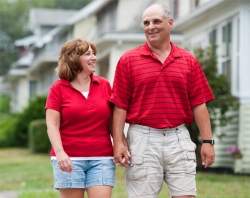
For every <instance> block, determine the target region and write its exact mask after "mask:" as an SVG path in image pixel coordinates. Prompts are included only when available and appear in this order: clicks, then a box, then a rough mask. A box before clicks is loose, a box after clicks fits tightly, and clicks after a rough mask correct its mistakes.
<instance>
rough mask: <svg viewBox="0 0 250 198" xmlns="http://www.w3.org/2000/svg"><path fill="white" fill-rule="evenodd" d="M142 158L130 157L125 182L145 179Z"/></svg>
mask: <svg viewBox="0 0 250 198" xmlns="http://www.w3.org/2000/svg"><path fill="white" fill-rule="evenodd" d="M143 162H144V159H143V157H142V156H132V159H131V166H129V167H128V168H127V169H126V172H127V180H137V181H139V180H144V179H145V178H146V169H145V167H144V166H143Z"/></svg>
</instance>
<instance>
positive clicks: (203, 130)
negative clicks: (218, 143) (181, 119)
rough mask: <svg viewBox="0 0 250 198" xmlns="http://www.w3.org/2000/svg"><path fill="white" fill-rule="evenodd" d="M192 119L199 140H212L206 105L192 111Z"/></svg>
mask: <svg viewBox="0 0 250 198" xmlns="http://www.w3.org/2000/svg"><path fill="white" fill-rule="evenodd" d="M193 113H194V119H195V122H196V124H197V126H198V128H199V131H200V136H201V139H203V140H204V139H212V136H213V135H212V129H211V123H210V117H209V112H208V110H207V106H206V104H205V103H204V104H201V105H198V106H196V107H195V108H194V109H193Z"/></svg>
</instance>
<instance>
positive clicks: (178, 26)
mask: <svg viewBox="0 0 250 198" xmlns="http://www.w3.org/2000/svg"><path fill="white" fill-rule="evenodd" d="M233 1H234V0H213V1H209V2H208V3H206V4H204V5H202V6H200V7H199V8H197V9H195V10H194V11H193V12H192V13H190V14H189V15H188V16H183V17H181V18H179V19H177V20H176V22H175V26H174V30H175V31H183V30H184V29H186V28H190V27H191V25H192V24H194V23H196V22H197V21H198V20H201V17H202V16H204V17H206V14H207V13H208V12H210V11H212V10H213V9H214V8H216V7H218V6H222V7H223V3H229V2H233ZM235 2H237V1H235Z"/></svg>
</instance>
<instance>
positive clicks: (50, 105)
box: [45, 85, 61, 112]
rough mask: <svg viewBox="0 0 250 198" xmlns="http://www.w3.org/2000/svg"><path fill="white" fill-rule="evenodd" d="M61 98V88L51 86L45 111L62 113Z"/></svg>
mask: <svg viewBox="0 0 250 198" xmlns="http://www.w3.org/2000/svg"><path fill="white" fill-rule="evenodd" d="M60 107H61V96H60V89H59V86H55V85H53V86H51V87H50V89H49V92H48V96H47V99H46V104H45V109H46V110H47V109H53V110H56V111H59V112H60Z"/></svg>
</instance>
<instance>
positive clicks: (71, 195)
mask: <svg viewBox="0 0 250 198" xmlns="http://www.w3.org/2000/svg"><path fill="white" fill-rule="evenodd" d="M59 192H60V198H84V189H72V188H67V189H60V190H59Z"/></svg>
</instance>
